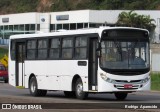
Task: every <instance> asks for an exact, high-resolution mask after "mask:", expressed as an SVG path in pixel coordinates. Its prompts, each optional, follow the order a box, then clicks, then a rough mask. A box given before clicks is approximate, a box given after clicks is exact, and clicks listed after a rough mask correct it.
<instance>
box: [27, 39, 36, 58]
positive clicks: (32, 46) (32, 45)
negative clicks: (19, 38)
mask: <svg viewBox="0 0 160 112" xmlns="http://www.w3.org/2000/svg"><path fill="white" fill-rule="evenodd" d="M35 58H36V40H29V41H27V59H35Z"/></svg>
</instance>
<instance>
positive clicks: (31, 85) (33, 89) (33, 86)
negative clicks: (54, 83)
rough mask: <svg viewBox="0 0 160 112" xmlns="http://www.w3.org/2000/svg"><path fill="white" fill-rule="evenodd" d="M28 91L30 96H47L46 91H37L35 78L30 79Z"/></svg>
mask: <svg viewBox="0 0 160 112" xmlns="http://www.w3.org/2000/svg"><path fill="white" fill-rule="evenodd" d="M29 90H30V94H31V95H32V96H45V95H46V94H47V90H40V89H38V86H37V80H36V77H32V78H31V79H30V81H29Z"/></svg>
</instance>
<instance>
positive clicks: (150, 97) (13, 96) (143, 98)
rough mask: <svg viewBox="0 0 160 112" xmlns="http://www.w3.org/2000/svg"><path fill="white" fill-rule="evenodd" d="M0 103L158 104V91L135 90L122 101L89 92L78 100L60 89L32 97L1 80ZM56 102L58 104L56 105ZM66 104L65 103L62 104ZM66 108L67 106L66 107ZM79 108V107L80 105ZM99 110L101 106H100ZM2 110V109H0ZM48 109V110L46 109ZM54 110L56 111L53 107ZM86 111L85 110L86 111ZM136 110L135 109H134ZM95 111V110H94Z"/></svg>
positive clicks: (107, 95)
mask: <svg viewBox="0 0 160 112" xmlns="http://www.w3.org/2000/svg"><path fill="white" fill-rule="evenodd" d="M0 103H52V104H56V106H58V105H63V103H65V104H71V105H68V106H70V107H71V108H72V107H73V106H77V105H74V104H77V103H81V104H83V105H84V107H82V108H85V105H86V104H90V103H95V106H96V103H97V104H98V103H102V104H106V103H107V104H116V103H125V104H130V105H132V104H137V103H138V104H143V103H149V104H150V103H152V104H150V105H153V104H155V105H156V104H160V92H151V91H150V92H137V93H131V94H129V95H128V97H127V98H126V100H124V101H117V100H116V98H115V96H114V94H89V97H88V98H87V99H86V100H78V99H75V98H66V97H65V96H64V94H63V92H62V91H48V92H47V95H46V96H45V97H33V96H31V95H30V94H29V90H28V89H17V88H15V87H13V86H11V85H9V84H5V83H3V82H0ZM57 104H58V105H57ZM63 106H66V105H63ZM67 108H68V107H67ZM80 108H81V107H80ZM95 109H96V107H94V108H93V109H92V108H89V110H88V111H91V110H92V112H93V111H95ZM97 109H99V108H97ZM100 110H101V111H105V110H103V108H101V107H100ZM134 110H135V109H132V110H130V109H129V110H128V109H125V110H124V109H123V110H122V112H125V111H126V112H128V111H134ZM0 111H2V110H0ZM48 111H50V110H48ZM54 111H58V110H56V109H54ZM61 111H67V110H66V109H62V110H61ZM70 111H75V110H70ZM77 111H80V110H79V109H78V110H77V109H76V112H77ZM83 111H84V110H83ZM88 111H87V112H88ZM112 111H113V109H111V110H109V112H112ZM116 111H118V112H121V110H119V109H116ZM136 111H137V110H136ZM140 111H141V112H143V111H145V112H146V111H160V110H158V109H151V110H150V109H145V110H144V109H142V110H140ZM16 112H18V111H16ZM95 112H97V111H95ZM105 112H106V111H105Z"/></svg>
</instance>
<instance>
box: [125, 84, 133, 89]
mask: <svg viewBox="0 0 160 112" xmlns="http://www.w3.org/2000/svg"><path fill="white" fill-rule="evenodd" d="M132 87H133V86H132V84H125V85H124V88H132Z"/></svg>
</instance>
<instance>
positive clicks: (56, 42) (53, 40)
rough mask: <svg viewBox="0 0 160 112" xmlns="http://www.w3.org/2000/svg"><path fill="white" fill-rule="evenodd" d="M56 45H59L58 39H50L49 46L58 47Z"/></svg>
mask: <svg viewBox="0 0 160 112" xmlns="http://www.w3.org/2000/svg"><path fill="white" fill-rule="evenodd" d="M58 47H59V39H52V40H51V48H58Z"/></svg>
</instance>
